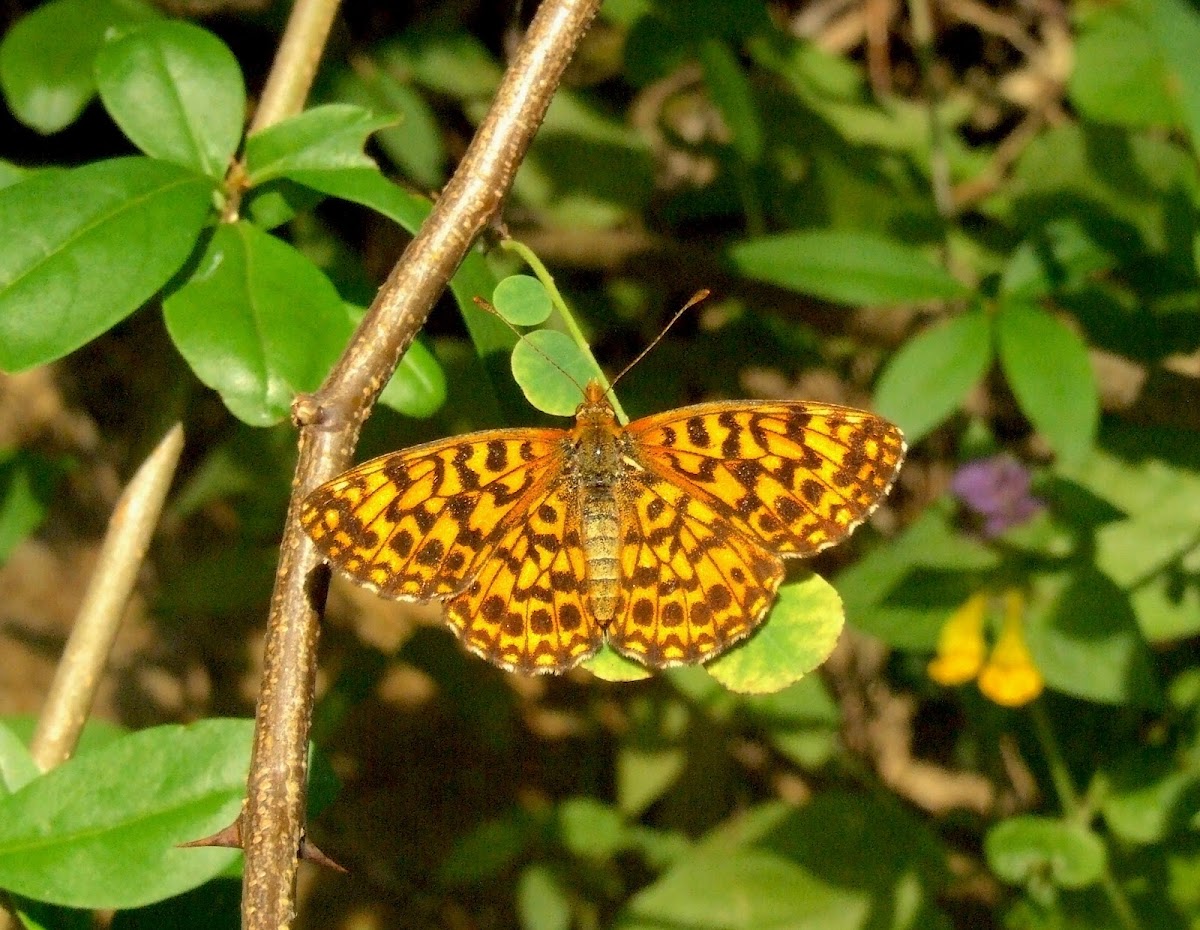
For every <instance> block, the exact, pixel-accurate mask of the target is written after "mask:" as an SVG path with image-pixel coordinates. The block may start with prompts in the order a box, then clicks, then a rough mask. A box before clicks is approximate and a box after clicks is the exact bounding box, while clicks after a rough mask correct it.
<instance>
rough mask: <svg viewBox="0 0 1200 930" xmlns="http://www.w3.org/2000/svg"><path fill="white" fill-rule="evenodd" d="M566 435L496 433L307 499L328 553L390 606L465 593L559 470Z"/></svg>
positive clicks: (381, 463)
mask: <svg viewBox="0 0 1200 930" xmlns="http://www.w3.org/2000/svg"><path fill="white" fill-rule="evenodd" d="M565 435H566V434H565V433H564V432H563V431H562V430H492V431H486V432H481V433H472V434H469V435H467V436H459V437H455V438H453V439H446V440H439V441H436V442H431V443H426V444H425V445H421V446H415V447H413V448H411V449H405V450H404V451H402V452H394V453H391V454H389V455H384V456H381V457H379V458H377V459H372V460H371V461H369V462H365V463H363V464H362V465H359V466H358V467H356V468H353V469H351V470H350V471H347V472H345V473H343V474H341V475H339V476H338V477H336V478H334V479H333V480H332V481H329V482H327V483H326V484H323V485H321V486H320V487H319V488H317V489H316V490H314V491H313V492H312V493H311V494H309V495H308V496H307V497H306V498H305V499H304V502H303V503H302V504H301V508H300V522H301V524H302V525H303V526H304V529H305V530H306V531H307V532H308V534H309V536H311V537H312V539H313V541H314V542H315V543H316V545H317V548H318V549H320V550H321V552H322V554H323V555H324V556H325V557H326V558H327V559H328V560H329V561H330V563H331V564H333V565H334V566H335V567H337V568H338V569H340V570H341V571H342V572H344V573H345V574H347V575H349V576H350V577H351V578H352V579H353V580H354V581H356V582H357V583H358V584H360V585H362V586H363V587H365V588H368V589H370V590H372V591H375V592H377V593H378V594H381V595H383V596H384V597H393V598H403V599H411V600H428V599H430V598H443V597H448V596H450V595H453V594H457V593H458V592H460V591H461V590H462V589H463V588H464V587H465V586H466V584H467V582H469V581H470V579H471V578H472V577H473V576H474V575H475V574H476V573H477V572H478V571H479V570H480V567H481V566H482V565H483V564H485V562H486V561H487V559H488V558H489V557H490V555H491V553H492V552H493V551H494V550H495V549H496V547H497V545H498V544H499V542H500V540H501V538H502V537H503V536H504V534H505V533H506V532H508V531H509V527H510V526H511V525H513V524H515V523H518V522H519V521H520V519H521V517H522V515H523V514H524V513H525V510H526V508H527V507H528V506H529V500H530V499H532V498H533V497H536V496H537V495H538V494H539V493H540V492H541V491H542V490H543V489H544V488H545V487H546V486H547V485H549V484H551V483H552V482H553V481H554V479H555V478H556V476H557V475H558V473H559V472H560V471H561V468H562V452H561V442H562V439H563V437H564V436H565Z"/></svg>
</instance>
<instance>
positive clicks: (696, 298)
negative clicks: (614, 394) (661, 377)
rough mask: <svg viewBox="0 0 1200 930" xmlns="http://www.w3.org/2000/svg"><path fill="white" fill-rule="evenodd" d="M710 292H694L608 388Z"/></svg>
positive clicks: (704, 290) (623, 375)
mask: <svg viewBox="0 0 1200 930" xmlns="http://www.w3.org/2000/svg"><path fill="white" fill-rule="evenodd" d="M710 293H712V292H711V291H710V290H709V289H708V288H702V289H700V290H698V291H696V293H694V294H693V295H692V296H691V297H689V298H688V302H687V303H686V304H684V305H683V306H682V307H680V308H679V309H678V310H677V311H675V315H674V316H673V317H671V322H670V323H668V324H667V325H666V326H664V327H663V328H662V332H660V333H659V334H658V335H657V336H655V337H654V338H653V339H652V340H650V345H648V346H646V348H644V349H642V351H641V352H639V353H638V357H637V358H635V359H634V360H633V361H632V362H630V363H629V364H628V365H626V366H625V367H624V368H623V369H621V373H620V374H619V375H617V376H616V377H615V378H613V379H612V383H611V384H609V387H608V389H609V390H610V391H611V390H612V389H613V388H614V387H616V384H617V382H618V381H620V380H621V379H622V378H624V377H625V375H626V374H628V373H629V369H631V368H632V367H633V366H634V365H636V364H637V363H638V362H640V361H641V360H642V359H644V358H645V357H646V356H647V355H649V354H650V350H651V349H653V348H654V347H655V346H656V345H658V344H659V342H661V341H662V337H663V336H665V335H666V334H667V330H669V329H670V328H671V327H672V326H674V325H675V321H676V320H678V319H679V318H680V317H681V316H683V315H684V314H685V313H687V312H688V311H689V310H691V309H692V307H694V306H696V304H698V303H700V301H702V300H704V299H705V298H706V297H708V295H709V294H710Z"/></svg>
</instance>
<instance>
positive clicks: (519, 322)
mask: <svg viewBox="0 0 1200 930" xmlns="http://www.w3.org/2000/svg"><path fill="white" fill-rule="evenodd" d="M492 303H493V304H494V305H495V307H496V309H497V310H498V311H499V312H500V315H501V316H502V317H504V319H506V320H508V322H510V323H512V325H513V326H541V325H542V324H543V323H545V322H546V320H548V319H549V318H550V311H551V310H553V309H554V305H553V304H552V303H551V302H550V295H549V294H548V293H547V292H546V286H545V285H544V284H542V282H541V281H539V280H538V279H537V278H535V277H532V276H531V275H527V274H514V275H509V276H508V277H507V278H505V279H504V280H502V281H501V282H500V283H499V284H497V285H496V290H495V291H493V292H492Z"/></svg>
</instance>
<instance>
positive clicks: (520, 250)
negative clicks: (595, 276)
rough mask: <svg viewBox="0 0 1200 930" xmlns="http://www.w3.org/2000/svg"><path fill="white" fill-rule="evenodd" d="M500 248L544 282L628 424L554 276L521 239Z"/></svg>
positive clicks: (619, 416) (571, 332) (575, 341)
mask: <svg viewBox="0 0 1200 930" xmlns="http://www.w3.org/2000/svg"><path fill="white" fill-rule="evenodd" d="M500 248H502V249H504V250H506V251H509V252H516V253H517V254H518V255H519V256H521V258H522V259H523V260H524V262H525V264H527V265H528V266H529V268H530V270H531V271H532V272H533V273H534V275H535V276H536V277H537V279H538V280H539V281H541V282H542V286H543V287H545V288H546V293H547V294H549V295H550V302H551V303H552V304H553V305H554V308H555V309H556V310H557V311H558V316H559V319H561V320H562V322H563V326H564V327H566V330H567V334H568V335H569V336H570V337H571V339H572V340H573V341H574V343H575V345H576V346H578V347H579V350H580V351H581V352H583V353H584V355H586V356H587V357H588V359H590V360H591V363H592V367H593V368H594V369H595V370H596V380H597V381H599V382H600V386H601V387H603V388H604V390H605V391H606V392H607V393H608V396H609V399H610V400H611V401H612V405H613V410H615V411H616V414H617V419H618V420H619V421H620V423H621V424H622V425H625V424H627V423H628V422H629V417H628V416H627V415H626V413H625V408H624V407H622V406H621V401H620V400H619V399H618V398H617V396H616V394H615V392H613V391H612V390H611V385H610V384H609V381H608V376H607V375H605V374H604V369H602V368H601V367H600V365H599V363H598V362H597V361H596V357H595V356H594V355H592V347H591V346H590V345H588V341H587V337H586V336H585V335H584V334H583V330H582V329H580V328H579V324H578V323H576V322H575V315H574V314H573V313H572V312H571V308H570V307H568V306H567V302H566V301H565V300H564V299H563V296H562V292H561V291H559V289H558V285H557V284H555V283H554V276H553V275H552V274H550V272H549V270H548V269H547V268H546V266H545V265H544V264H543V263H542V260H541V259H540V258H538V257H537V254H536V253H535V252H534V251H533V249H531V248H530V247H529V246H527V245H526V244H525V243H524V242H521V241H520V240H519V239H511V238H506V239H504V240H503V241H502V242H501V243H500Z"/></svg>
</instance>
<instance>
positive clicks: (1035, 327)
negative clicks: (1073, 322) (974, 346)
mask: <svg viewBox="0 0 1200 930" xmlns="http://www.w3.org/2000/svg"><path fill="white" fill-rule="evenodd" d="M996 340H997V345H998V348H999V354H1000V364H1001V366H1002V367H1003V369H1004V375H1005V377H1006V378H1007V379H1008V384H1009V386H1010V387H1011V388H1012V391H1013V394H1015V395H1016V398H1017V403H1019V404H1020V405H1021V410H1022V412H1024V414H1025V415H1026V416H1027V417H1029V421H1030V422H1031V423H1032V424H1033V425H1034V426H1035V427H1036V428H1037V430H1038V431H1039V432H1040V433H1042V435H1044V436H1045V437H1046V440H1047V441H1048V442H1049V443H1050V445H1051V447H1052V448H1053V449H1054V451H1055V452H1056V453H1058V456H1059V458H1060V460H1062V462H1063V463H1064V464H1066V465H1071V464H1077V463H1079V462H1081V461H1082V460H1083V459H1084V458H1086V457H1087V455H1088V453H1089V452H1091V449H1092V446H1093V445H1094V444H1095V441H1096V428H1097V426H1098V425H1099V422H1100V397H1099V394H1098V392H1097V389H1096V378H1095V375H1094V374H1093V373H1092V363H1091V360H1090V359H1089V358H1088V352H1087V346H1086V345H1085V344H1084V342H1083V340H1082V339H1080V338H1079V337H1078V336H1077V335H1075V333H1074V332H1073V331H1072V330H1071V329H1069V328H1068V327H1067V326H1066V325H1065V324H1063V323H1062V322H1060V321H1059V320H1057V319H1056V318H1055V317H1053V316H1051V315H1050V314H1049V313H1046V312H1045V311H1044V310H1042V309H1040V308H1039V307H1035V306H1032V305H1030V304H1025V303H1008V304H1005V305H1004V306H1003V307H1002V308H1001V310H1000V313H999V314H998V315H997V317H996Z"/></svg>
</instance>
